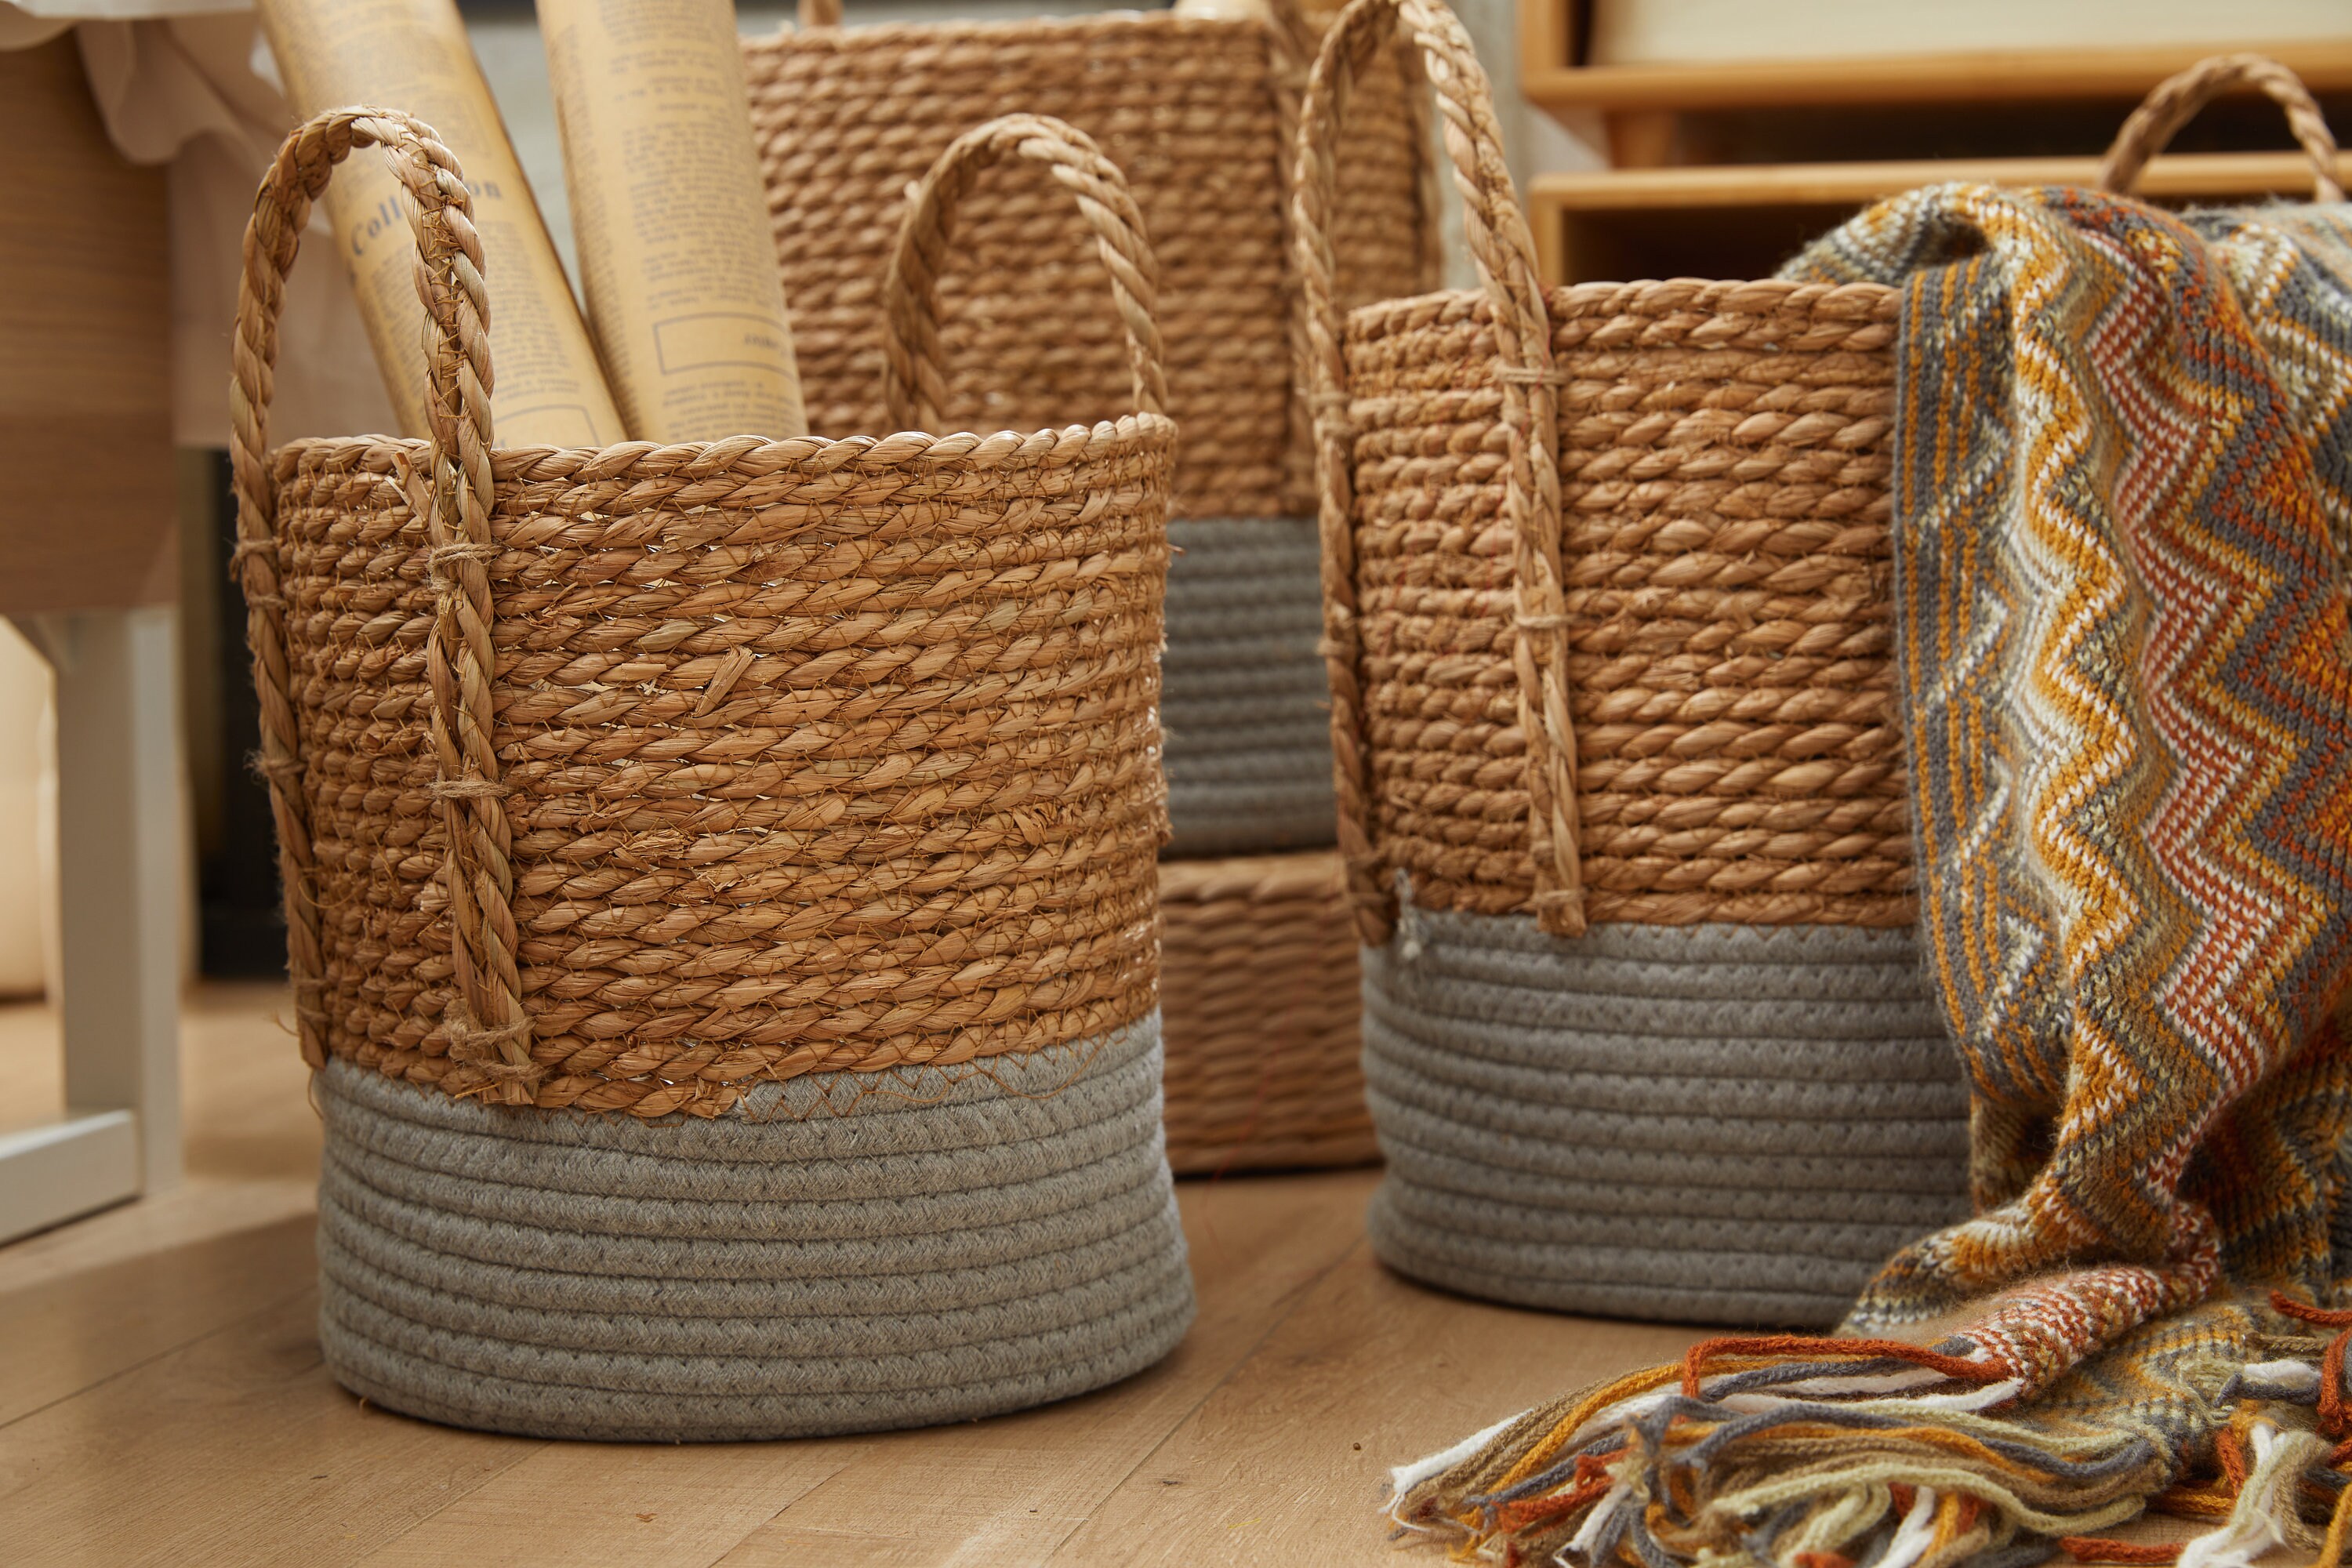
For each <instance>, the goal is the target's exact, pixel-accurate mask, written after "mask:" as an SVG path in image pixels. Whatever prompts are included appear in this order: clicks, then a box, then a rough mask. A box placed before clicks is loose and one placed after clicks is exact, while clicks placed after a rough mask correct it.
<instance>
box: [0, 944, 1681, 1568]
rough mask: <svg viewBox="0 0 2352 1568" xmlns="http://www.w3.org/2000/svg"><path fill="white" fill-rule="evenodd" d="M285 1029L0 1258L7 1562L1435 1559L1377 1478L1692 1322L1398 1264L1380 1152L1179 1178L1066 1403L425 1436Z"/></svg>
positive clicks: (22, 1092) (230, 1062) (23, 1011)
mask: <svg viewBox="0 0 2352 1568" xmlns="http://www.w3.org/2000/svg"><path fill="white" fill-rule="evenodd" d="M285 1014H286V998H285V996H284V995H283V994H282V993H280V992H279V991H278V990H276V989H275V988H265V987H256V986H245V987H219V986H214V987H207V988H205V989H204V990H202V991H200V992H199V993H197V994H195V995H194V997H193V998H192V999H191V1001H190V1004H189V1007H188V1012H187V1027H186V1031H185V1035H186V1042H185V1047H184V1049H185V1052H186V1064H187V1098H188V1131H189V1139H188V1150H189V1175H188V1179H187V1181H186V1182H185V1183H184V1184H183V1185H182V1186H181V1187H180V1188H179V1189H178V1190H177V1191H175V1192H173V1193H170V1194H163V1195H161V1196H158V1197H153V1198H149V1199H146V1200H144V1201H142V1202H140V1203H136V1204H132V1205H126V1206H125V1207H122V1208H120V1209H116V1210H114V1211H112V1212H110V1213H107V1214H103V1215H97V1216H94V1217H92V1218H89V1219H86V1220H83V1221H81V1222H79V1223H78V1224H75V1225H70V1226H64V1227H62V1228H60V1229H58V1230H54V1231H51V1232H48V1233H47V1234H45V1235H42V1236H37V1237H30V1238H28V1239H26V1240H24V1241H20V1242H18V1243H16V1245H14V1246H12V1247H0V1562H5V1563H10V1564H33V1563H78V1564H79V1563H89V1564H104V1565H107V1568H115V1565H119V1564H133V1563H171V1564H187V1563H240V1564H242V1563H289V1564H302V1565H305V1568H327V1565H332V1564H341V1563H369V1564H373V1565H383V1568H389V1565H392V1564H427V1563H463V1564H467V1565H468V1568H494V1565H498V1564H509V1563H513V1564H520V1563H583V1564H597V1565H600V1568H601V1565H604V1564H627V1565H630V1568H638V1565H650V1568H671V1565H675V1568H704V1565H707V1564H720V1563H723V1564H726V1565H727V1568H752V1565H754V1564H761V1565H765V1564H785V1563H792V1564H815V1563H824V1564H832V1563H843V1564H877V1565H880V1564H889V1565H892V1568H897V1565H900V1564H908V1565H913V1564H948V1563H956V1564H991V1563H1044V1562H1055V1563H1086V1564H1094V1563H1185V1564H1210V1563H1282V1564H1286V1565H1291V1568H1298V1565H1307V1564H1321V1563H1367V1562H1393V1563H1396V1564H1397V1565H1398V1568H1410V1565H1412V1564H1414V1563H1430V1564H1432V1565H1433V1568H1434V1565H1435V1564H1437V1563H1442V1561H1443V1558H1442V1556H1441V1555H1440V1554H1438V1553H1436V1552H1424V1551H1411V1552H1404V1553H1402V1555H1399V1554H1397V1553H1396V1551H1395V1549H1394V1548H1393V1547H1391V1545H1390V1544H1389V1542H1388V1536H1387V1529H1386V1527H1385V1525H1384V1523H1383V1521H1382V1520H1381V1517H1380V1515H1379V1512H1378V1504H1379V1502H1380V1500H1381V1493H1382V1489H1383V1478H1384V1476H1385V1474H1386V1469H1387V1467H1388V1466H1390V1465H1391V1464H1395V1463H1398V1462H1400V1461H1402V1460H1405V1459H1410V1458H1416V1457H1418V1456H1420V1455H1421V1454H1423V1453H1425V1452H1428V1451H1430V1450H1431V1449H1433V1448H1437V1447H1444V1445H1446V1444H1448V1443H1451V1442H1453V1441H1454V1440H1456V1439H1457V1438H1460V1437H1462V1436H1465V1435H1466V1434H1468V1433H1469V1432H1471V1431H1473V1430H1475V1429H1476V1428H1478V1427H1480V1426H1485V1425H1486V1423H1488V1422H1490V1421H1493V1420H1495V1419H1496V1417H1498V1416H1500V1415H1506V1414H1508V1413H1509V1412H1511V1411H1513V1410H1516V1409H1518V1408H1520V1407H1521V1406H1523V1405H1527V1404H1529V1403H1531V1402H1532V1401H1533V1400H1535V1399H1536V1398H1538V1397H1541V1396H1545V1395H1549V1394H1552V1393H1555V1392H1558V1391H1559V1390H1560V1389H1561V1388H1562V1387H1563V1386H1565V1385H1568V1384H1577V1383H1581V1382H1584V1381H1587V1380H1590V1379H1591V1378H1594V1377H1598V1376H1601V1375H1604V1374H1607V1373H1613V1372H1617V1371H1621V1370H1623V1369H1626V1368H1628V1367H1631V1366H1633V1365H1635V1364H1637V1363H1646V1362H1650V1361H1654V1360H1657V1359H1660V1358H1664V1357H1670V1356H1673V1355H1675V1354H1676V1353H1678V1352H1680V1351H1681V1350H1682V1348H1683V1347H1684V1346H1685V1345H1686V1344H1687V1343H1689V1342H1690V1341H1691V1340H1692V1339H1693V1338H1694V1337H1696V1336H1695V1334H1694V1333H1692V1332H1688V1331H1682V1330H1677V1329H1667V1328H1656V1327H1644V1326H1639V1325H1632V1324H1623V1323H1598V1322H1587V1321H1578V1320H1574V1319H1569V1318H1560V1317H1553V1316H1548V1315H1545V1314H1540V1313H1533V1312H1517V1311H1511V1310H1505V1309H1502V1308H1496V1307H1488V1306H1482V1305H1479V1304H1477V1303H1475V1302H1470V1301H1465V1300H1457V1299H1454V1298H1452V1297H1448V1296H1444V1295H1440V1294H1438V1293H1436V1292H1434V1291H1430V1290H1424V1289H1420V1288H1418V1287H1416V1286H1413V1285H1410V1284H1407V1283H1405V1282H1404V1281H1403V1280H1402V1279H1397V1278H1396V1277H1395V1276H1393V1275H1391V1274H1389V1273H1387V1272H1385V1271H1384V1270H1382V1269H1381V1268H1380V1267H1379V1265H1377V1264H1376V1263H1374V1262H1373V1260H1372V1258H1371V1257H1370V1253H1369V1252H1368V1251H1367V1250H1366V1248H1365V1246H1364V1240H1363V1235H1362V1226H1361V1215H1362V1213H1363V1207H1364V1201H1365V1198H1366V1196H1367V1194H1369V1193H1370V1190H1371V1186H1372V1180H1373V1178H1372V1176H1371V1174H1370V1173H1366V1172H1347V1173H1336V1174H1316V1175H1291V1176H1275V1177H1256V1178H1250V1179H1237V1178H1227V1179H1224V1180H1220V1181H1193V1182H1186V1183H1184V1184H1181V1187H1182V1204H1183V1209H1184V1225H1185V1234H1186V1236H1187V1237H1188V1238H1189V1240H1190V1242H1191V1244H1192V1270H1193V1277H1194V1279H1195V1280H1196V1281H1197V1282H1198V1285H1199V1289H1200V1300H1201V1314H1200V1319H1199V1321H1198V1322H1197V1323H1196V1324H1195V1325H1194V1327H1193V1329H1192V1334H1191V1336H1190V1337H1189V1338H1188V1339H1187V1340H1186V1341H1185V1342H1184V1343H1183V1345H1182V1346H1181V1348H1180V1349H1179V1350H1178V1351H1177V1352H1176V1353H1175V1354H1174V1355H1173V1356H1171V1357H1170V1358H1169V1360H1168V1361H1167V1362H1165V1363H1162V1364H1161V1365H1160V1366H1159V1367H1157V1368H1155V1369H1154V1370H1152V1371H1150V1372H1148V1373H1144V1374H1142V1375H1141V1376H1139V1377H1136V1378H1133V1379H1130V1380H1129V1381H1128V1382H1127V1383H1124V1384H1119V1385H1118V1387H1116V1388H1112V1389H1108V1390H1106V1391H1104V1392H1102V1393H1099V1394H1092V1395H1089V1396H1087V1397H1085V1398H1082V1399H1076V1400H1071V1401H1069V1402H1068V1403H1066V1404H1063V1405H1055V1406H1052V1407H1050V1408H1047V1409H1044V1410H1038V1411H1033V1412H1030V1413H1027V1414H1025V1415H1013V1416H1006V1417H1003V1418H1000V1419H997V1420H992V1421H981V1422H973V1423H969V1424H966V1425H963V1426H953V1427H949V1428H945V1429H942V1430H937V1431H929V1432H913V1433H898V1434H892V1435H888V1436H877V1437H852V1438H842V1439H835V1440H826V1441H811V1442H798V1443H769V1444H748V1445H740V1446H730V1447H623V1446H617V1445H616V1446H603V1445H588V1444H566V1443H544V1442H537V1441H529V1440H524V1439H519V1438H512V1437H493V1436H482V1435H480V1434H478V1433H470V1432H458V1431H454V1430H451V1429H448V1428H446V1427H440V1426H429V1425H426V1424H425V1423H423V1422H418V1421H412V1420H408V1419H406V1418H405V1417H403V1416H399V1415H391V1414H388V1413H386V1412H384V1411H382V1410H378V1409H374V1408H372V1407H369V1406H366V1405H362V1404H361V1403H360V1402H359V1401H358V1400H356V1399H354V1398H352V1396H351V1395H349V1394H345V1393H343V1392H342V1391H341V1389H339V1388H338V1387H336V1386H335V1384H333V1383H332V1382H331V1380H330V1379H329V1378H328V1376H327V1374H326V1373H325V1371H324V1370H323V1368H322V1367H321V1366H320V1359H319V1347H318V1342H317V1339H316V1335H315V1333H314V1331H313V1329H312V1317H313V1314H314V1312H315V1311H316V1309H317V1296H316V1292H315V1290H314V1289H313V1287H312V1283H311V1274H312V1267H313V1265H312V1258H311V1249H310V1248H311V1244H310V1232H311V1216H312V1194H311V1187H312V1183H313V1180H314V1178H315V1176H316V1173H317V1167H318V1150H319V1133H318V1126H317V1121H316V1118H315V1117H314V1115H313V1113H312V1112H311V1110H310V1106H309V1103H308V1100H307V1096H306V1079H305V1074H304V1072H303V1069H302V1068H301V1066H300V1064H299V1061H298V1060H297V1059H296V1057H295V1054H294V1047H293V1042H292V1040H291V1038H290V1037H289V1035H288V1033H287V1031H286V1030H285V1028H284V1027H283V1026H281V1025H280V1023H279V1022H278V1020H279V1019H280V1018H281V1017H282V1016H285ZM48 1031H49V1026H48V1024H47V1016H46V1015H45V1014H44V1013H43V1012H42V1011H41V1010H40V1009H38V1008H37V1007H15V1008H6V1009H0V1083H5V1084H6V1085H8V1086H10V1087H9V1088H8V1089H6V1090H5V1096H6V1099H5V1102H0V1125H5V1124H6V1122H8V1121H22V1120H26V1119H27V1118H28V1117H30V1116H33V1115H35V1114H37V1113H38V1112H40V1111H41V1110H43V1109H44V1107H43V1105H42V1099H43V1095H44V1093H46V1094H47V1097H48V1098H49V1099H51V1100H54V1097H55V1089H54V1088H53V1087H51V1088H49V1089H46V1090H44V1089H42V1087H41V1085H40V1083H39V1081H38V1074H37V1072H35V1071H33V1070H32V1068H31V1066H30V1064H32V1063H33V1062H34V1061H36V1060H41V1061H43V1062H46V1060H47V1056H48V1054H49V1053H52V1052H53V1051H54V1040H53V1037H52V1036H51V1034H50V1033H49V1032H48ZM27 1083H31V1084H32V1085H33V1087H32V1088H31V1089H29V1090H26V1089H22V1088H21V1087H20V1086H23V1085H26V1084H27Z"/></svg>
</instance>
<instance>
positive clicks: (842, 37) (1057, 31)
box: [742, 10, 1266, 55]
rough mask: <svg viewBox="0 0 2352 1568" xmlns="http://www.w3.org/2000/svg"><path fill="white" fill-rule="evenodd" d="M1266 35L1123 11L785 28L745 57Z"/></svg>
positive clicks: (1242, 26)
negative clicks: (1029, 37)
mask: <svg viewBox="0 0 2352 1568" xmlns="http://www.w3.org/2000/svg"><path fill="white" fill-rule="evenodd" d="M1265 30H1266V24H1265V22H1263V21H1261V20H1259V19H1257V18H1255V17H1251V16H1178V15H1177V14H1176V13H1175V12H1174V11H1172V10H1155V11H1140V10H1121V11H1094V12H1082V13H1078V14H1075V15H1071V16H997V17H985V18H963V17H960V18H956V19H954V20H950V21H942V22H866V23H850V24H846V25H844V26H837V27H828V28H804V27H800V26H794V25H793V24H792V23H790V22H786V23H784V24H782V26H779V27H778V28H777V30H776V31H774V32H772V33H760V34H753V35H751V36H749V37H745V38H744V39H743V40H742V45H743V52H744V53H745V54H746V55H750V54H753V53H756V52H761V51H765V52H772V53H776V54H786V53H790V52H793V51H794V50H796V49H801V48H822V49H824V50H826V51H827V52H839V51H842V50H843V49H845V47H852V46H854V47H876V46H880V45H887V44H891V43H903V42H908V41H917V42H924V43H934V44H935V43H938V42H940V41H942V40H946V39H955V38H968V37H1003V35H1005V34H1008V33H1034V34H1038V35H1040V36H1055V35H1058V36H1084V35H1087V34H1099V33H1123V32H1138V33H1143V32H1181V33H1218V32H1231V33H1234V34H1235V35H1236V36H1240V37H1262V36H1263V35H1264V34H1265Z"/></svg>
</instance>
